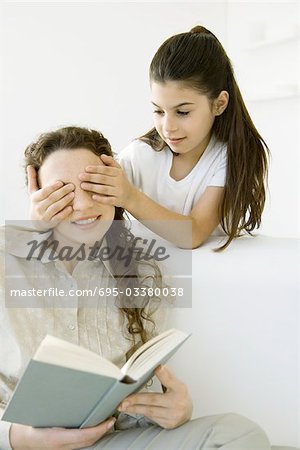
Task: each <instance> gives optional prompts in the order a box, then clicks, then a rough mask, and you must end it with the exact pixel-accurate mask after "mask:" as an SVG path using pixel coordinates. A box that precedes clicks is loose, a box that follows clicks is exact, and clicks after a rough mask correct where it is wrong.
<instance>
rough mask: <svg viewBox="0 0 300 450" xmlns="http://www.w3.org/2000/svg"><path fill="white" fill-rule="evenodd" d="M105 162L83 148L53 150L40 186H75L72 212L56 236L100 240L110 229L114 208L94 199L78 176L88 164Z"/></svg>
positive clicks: (43, 168)
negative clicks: (68, 184)
mask: <svg viewBox="0 0 300 450" xmlns="http://www.w3.org/2000/svg"><path fill="white" fill-rule="evenodd" d="M96 164H101V165H102V164H103V162H102V161H101V159H100V158H99V156H97V155H95V154H94V153H93V152H92V151H90V150H87V149H84V148H80V149H75V150H57V151H55V152H54V153H51V154H50V155H49V156H47V158H46V159H45V161H44V162H43V164H42V166H41V167H40V169H39V183H40V186H41V187H45V186H48V185H50V184H53V183H55V182H56V181H62V182H64V183H65V184H67V183H73V185H74V186H75V190H74V194H75V195H74V199H73V202H72V203H71V206H72V207H73V211H72V213H71V214H70V216H69V217H68V218H67V219H65V220H64V221H61V222H60V223H59V224H58V225H57V226H56V227H55V228H54V239H57V240H58V241H63V242H66V241H67V242H73V243H77V244H78V243H79V244H81V243H89V244H93V243H95V242H96V241H100V240H101V239H102V237H103V236H104V235H105V233H106V232H107V231H108V229H109V228H110V226H111V224H112V221H113V219H114V215H115V208H114V207H113V206H109V205H102V204H100V203H97V202H96V201H95V200H93V199H92V193H91V192H87V191H84V190H83V189H81V186H80V185H81V181H80V180H79V178H78V175H79V174H80V173H82V172H85V168H86V166H88V165H96Z"/></svg>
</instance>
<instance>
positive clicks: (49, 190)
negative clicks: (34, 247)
mask: <svg viewBox="0 0 300 450" xmlns="http://www.w3.org/2000/svg"><path fill="white" fill-rule="evenodd" d="M27 176H28V193H29V195H30V219H31V220H32V221H34V222H35V226H36V227H37V228H38V229H40V230H48V229H50V228H53V227H54V226H55V225H56V224H57V223H58V222H60V221H61V220H64V219H66V218H67V217H68V216H69V215H70V214H71V212H72V210H73V208H72V206H71V205H70V203H72V201H73V199H74V192H73V191H74V185H73V184H72V183H69V184H66V185H64V183H63V182H62V181H57V182H56V183H54V184H52V185H50V186H46V187H44V188H42V189H39V186H38V181H37V173H36V170H35V168H34V167H33V166H27Z"/></svg>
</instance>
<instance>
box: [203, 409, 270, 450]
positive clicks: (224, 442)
mask: <svg viewBox="0 0 300 450" xmlns="http://www.w3.org/2000/svg"><path fill="white" fill-rule="evenodd" d="M207 419H209V427H208V429H207V434H206V436H207V441H208V442H209V443H210V444H213V445H215V448H222V449H223V448H224V450H225V449H226V450H235V449H237V450H241V449H243V450H244V449H245V450H248V449H250V450H254V449H255V450H256V449H257V450H269V449H270V443H269V440H268V438H267V436H266V433H265V432H264V431H263V430H262V428H261V427H260V426H259V425H257V424H256V423H255V422H253V421H252V420H250V419H248V418H247V417H244V416H241V415H239V414H235V413H226V414H222V415H217V416H209V417H207V418H200V419H195V421H196V422H198V423H199V425H201V423H202V422H203V420H207ZM212 448H214V447H212Z"/></svg>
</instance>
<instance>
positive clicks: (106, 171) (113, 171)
mask: <svg viewBox="0 0 300 450" xmlns="http://www.w3.org/2000/svg"><path fill="white" fill-rule="evenodd" d="M119 169H120V168H119V167H118V168H117V167H110V166H103V165H101V166H100V164H98V165H97V166H87V167H86V168H85V171H86V173H98V174H100V175H107V176H109V177H117V176H118V175H119V173H120V170H119ZM83 173H84V172H83Z"/></svg>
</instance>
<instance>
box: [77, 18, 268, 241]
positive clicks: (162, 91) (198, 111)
mask: <svg viewBox="0 0 300 450" xmlns="http://www.w3.org/2000/svg"><path fill="white" fill-rule="evenodd" d="M150 83H151V92H152V104H153V110H154V111H153V113H154V126H155V128H153V129H151V130H150V131H149V132H148V133H146V134H145V135H144V136H142V137H140V138H139V139H137V140H135V141H134V142H133V143H131V144H130V145H129V146H128V147H127V148H126V149H124V150H123V151H122V152H121V153H120V154H119V163H120V165H121V166H120V165H119V164H117V163H116V162H115V161H114V160H113V159H112V158H111V157H107V156H103V157H102V161H103V162H104V163H105V165H106V167H104V166H97V167H89V168H87V169H86V173H85V174H82V175H81V180H82V181H83V184H82V188H83V189H86V190H89V191H91V192H93V193H94V196H93V198H94V199H95V200H96V201H98V202H101V203H103V204H106V205H114V206H121V207H123V208H125V209H126V210H127V211H129V213H130V214H132V215H133V216H134V217H135V218H136V219H138V220H139V221H141V222H143V223H145V224H146V226H148V228H151V229H152V230H153V231H154V232H156V233H157V234H159V235H161V236H163V237H164V238H166V239H168V240H169V241H171V242H173V243H175V244H176V245H178V246H180V247H188V248H190V247H192V248H196V247H198V246H199V245H201V244H202V243H203V242H204V241H205V240H206V239H207V238H208V237H209V236H210V235H211V234H212V232H213V231H214V230H215V229H216V227H217V225H218V224H219V223H220V224H221V227H222V229H223V231H225V233H226V234H227V236H228V238H227V241H226V242H225V244H224V245H223V246H222V247H220V249H225V248H226V247H227V246H228V245H229V244H230V242H231V241H232V240H233V239H234V238H235V237H236V236H238V235H240V233H242V232H243V231H245V232H247V233H249V234H251V232H252V231H253V230H254V229H255V228H256V227H259V226H260V223H261V216H262V212H263V208H264V204H265V185H264V182H265V179H266V174H267V154H268V148H267V145H266V144H265V142H264V140H263V139H262V137H261V136H260V134H259V133H258V131H257V130H256V128H255V126H254V124H253V122H252V120H251V118H250V116H249V113H248V111H247V109H246V106H245V104H244V102H243V99H242V96H241V93H240V91H239V88H238V86H237V83H236V81H235V79H234V73H233V69H232V65H231V62H230V60H229V58H228V56H227V54H226V52H225V50H224V49H223V47H222V45H221V44H220V42H219V41H218V39H217V38H216V37H215V36H214V34H213V33H211V32H210V31H208V30H207V29H205V28H204V27H202V26H196V27H195V28H193V29H192V30H191V31H190V32H188V33H181V34H178V35H175V36H172V37H171V38H169V39H167V40H166V41H165V42H164V43H163V44H162V46H161V47H160V48H159V49H158V51H157V53H156V54H155V56H154V58H153V60H152V62H151V65H150ZM121 167H122V168H123V170H122V168H121ZM168 221H172V226H170V224H168ZM182 222H189V223H191V229H192V236H191V237H190V236H186V233H182V232H180V230H181V226H182ZM176 223H177V226H174V224H176Z"/></svg>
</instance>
